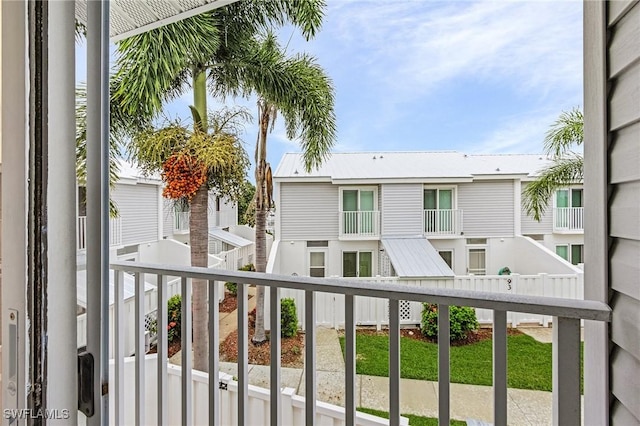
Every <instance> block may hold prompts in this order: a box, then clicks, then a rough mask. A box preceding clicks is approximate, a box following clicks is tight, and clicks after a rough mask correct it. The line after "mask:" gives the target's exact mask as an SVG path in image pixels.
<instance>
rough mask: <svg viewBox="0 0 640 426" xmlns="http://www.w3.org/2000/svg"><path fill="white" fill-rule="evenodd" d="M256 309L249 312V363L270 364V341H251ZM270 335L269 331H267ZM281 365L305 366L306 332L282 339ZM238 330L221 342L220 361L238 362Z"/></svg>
mask: <svg viewBox="0 0 640 426" xmlns="http://www.w3.org/2000/svg"><path fill="white" fill-rule="evenodd" d="M255 313H256V311H255V309H254V310H253V311H251V312H250V313H249V364H257V365H270V361H271V353H270V342H269V340H267V341H266V342H264V343H261V344H254V343H252V342H251V336H253V334H254V331H255ZM267 337H268V332H267ZM280 352H281V361H280V362H281V365H282V366H283V367H291V368H301V367H303V366H304V334H303V333H300V332H298V334H297V335H296V336H294V337H288V338H285V337H283V338H282V339H280ZM237 360H238V331H237V330H236V331H234V332H233V333H231V334H230V335H229V336H227V338H226V339H225V340H224V342H222V343H221V344H220V361H225V362H237Z"/></svg>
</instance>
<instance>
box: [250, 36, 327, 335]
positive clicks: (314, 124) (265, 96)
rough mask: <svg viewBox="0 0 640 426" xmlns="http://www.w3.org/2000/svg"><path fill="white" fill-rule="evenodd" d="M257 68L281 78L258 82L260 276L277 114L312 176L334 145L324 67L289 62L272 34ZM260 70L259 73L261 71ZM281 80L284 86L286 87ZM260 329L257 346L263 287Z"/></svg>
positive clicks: (309, 60) (300, 59)
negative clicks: (275, 72)
mask: <svg viewBox="0 0 640 426" xmlns="http://www.w3.org/2000/svg"><path fill="white" fill-rule="evenodd" d="M256 52H257V55H258V56H257V57H258V58H259V61H258V65H259V66H260V67H262V68H264V69H273V68H275V67H276V66H277V67H278V69H279V74H278V75H277V76H276V78H274V77H273V76H271V75H267V76H261V75H259V74H258V73H257V72H256V74H254V75H255V76H258V77H259V79H258V80H256V81H254V82H253V84H254V87H256V91H257V92H258V94H259V100H258V124H259V130H258V141H257V143H256V150H255V165H256V169H255V178H256V195H255V198H254V207H255V227H256V228H255V240H256V263H255V268H256V271H257V272H265V271H266V266H267V246H266V222H267V215H268V213H269V210H270V209H271V208H272V207H273V181H272V173H271V166H270V165H269V163H268V162H267V134H268V133H269V130H270V129H273V125H274V124H275V121H276V118H277V113H278V111H279V112H280V113H281V115H282V116H283V117H284V121H285V127H286V130H287V137H289V138H290V139H296V138H299V140H300V144H301V146H302V151H303V159H304V166H305V169H306V170H307V171H310V170H311V169H312V168H314V167H317V166H318V165H320V164H321V163H322V161H323V160H324V159H325V158H326V157H327V156H328V155H329V152H330V149H331V147H332V146H333V143H334V140H335V132H336V125H335V115H334V110H333V103H334V97H333V87H332V84H331V81H330V79H329V78H328V77H327V76H326V75H325V73H324V71H323V70H322V68H321V67H320V66H319V65H318V64H317V63H316V62H315V59H314V58H313V57H310V56H308V55H296V56H295V57H292V58H287V57H286V56H285V54H284V53H283V51H282V49H281V48H280V46H278V43H277V41H276V39H275V37H274V36H273V35H272V34H268V35H267V36H266V38H265V39H264V40H263V41H262V42H261V43H260V44H259V45H258V46H257V50H256ZM256 71H258V70H256ZM279 81H283V82H285V84H282V83H280V82H279ZM256 290H257V291H256V325H255V334H254V336H253V339H252V340H253V342H254V343H261V342H264V341H265V340H266V334H265V330H264V293H265V289H264V287H260V286H259V287H258V288H257V289H256Z"/></svg>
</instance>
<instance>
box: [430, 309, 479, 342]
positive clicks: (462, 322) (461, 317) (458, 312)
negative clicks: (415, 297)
mask: <svg viewBox="0 0 640 426" xmlns="http://www.w3.org/2000/svg"><path fill="white" fill-rule="evenodd" d="M422 306H423V307H422V323H421V325H420V330H421V331H422V334H424V335H425V336H428V337H433V338H437V337H438V305H436V304H432V303H423V304H422ZM477 329H478V319H477V317H476V310H475V309H473V308H470V307H468V306H450V307H449V333H450V336H451V341H455V340H464V339H466V338H467V336H468V334H469V333H470V332H472V331H475V330H477Z"/></svg>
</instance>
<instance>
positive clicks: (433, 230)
mask: <svg viewBox="0 0 640 426" xmlns="http://www.w3.org/2000/svg"><path fill="white" fill-rule="evenodd" d="M460 232H462V210H457V209H456V210H440V209H430V210H424V233H425V235H459V234H460Z"/></svg>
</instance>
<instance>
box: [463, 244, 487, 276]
mask: <svg viewBox="0 0 640 426" xmlns="http://www.w3.org/2000/svg"><path fill="white" fill-rule="evenodd" d="M467 269H468V271H469V273H470V274H474V275H486V273H487V252H486V249H483V248H470V249H469V268H467Z"/></svg>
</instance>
